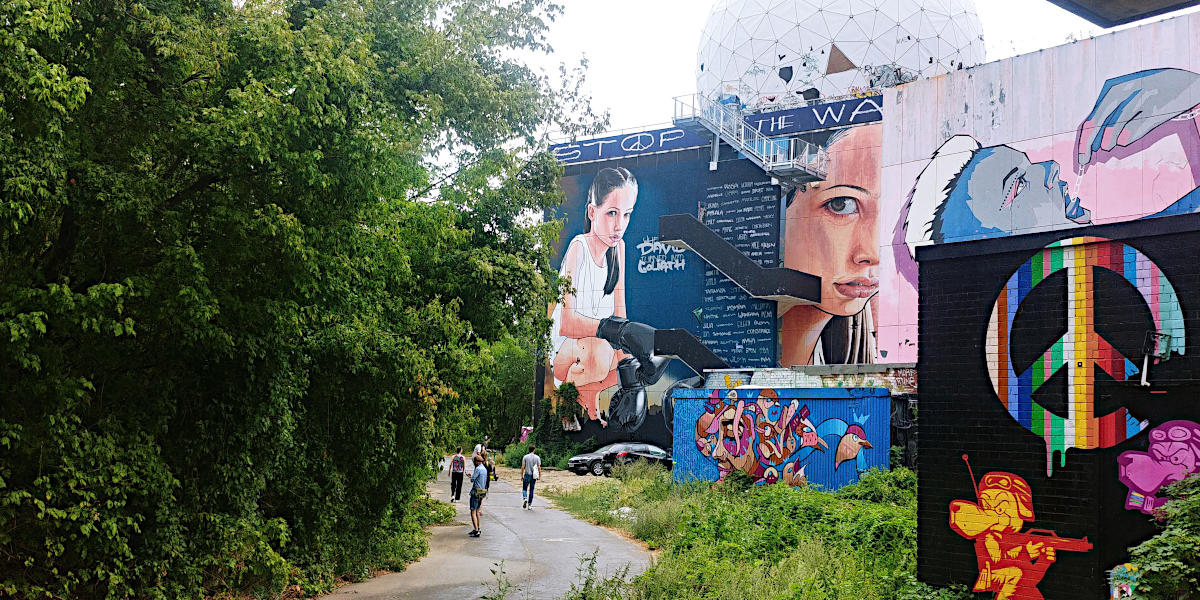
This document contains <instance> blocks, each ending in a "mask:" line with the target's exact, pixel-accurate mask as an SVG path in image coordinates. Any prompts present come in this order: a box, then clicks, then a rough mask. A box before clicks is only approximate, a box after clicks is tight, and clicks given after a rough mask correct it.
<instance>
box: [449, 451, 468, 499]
mask: <svg viewBox="0 0 1200 600" xmlns="http://www.w3.org/2000/svg"><path fill="white" fill-rule="evenodd" d="M466 464H467V459H466V458H465V457H463V453H462V446H459V447H458V450H457V451H456V452H455V453H454V457H453V458H451V459H450V501H451V502H458V501H459V499H461V497H462V484H463V472H464V471H465V470H466Z"/></svg>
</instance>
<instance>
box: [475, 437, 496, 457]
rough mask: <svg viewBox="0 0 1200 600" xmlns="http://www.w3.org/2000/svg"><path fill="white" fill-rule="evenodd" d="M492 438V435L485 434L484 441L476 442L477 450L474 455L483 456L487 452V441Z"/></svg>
mask: <svg viewBox="0 0 1200 600" xmlns="http://www.w3.org/2000/svg"><path fill="white" fill-rule="evenodd" d="M491 439H492V437H491V436H484V438H483V441H482V442H480V443H478V444H475V452H473V453H472V454H473V455H474V456H483V453H484V452H487V443H488V441H489V440H491Z"/></svg>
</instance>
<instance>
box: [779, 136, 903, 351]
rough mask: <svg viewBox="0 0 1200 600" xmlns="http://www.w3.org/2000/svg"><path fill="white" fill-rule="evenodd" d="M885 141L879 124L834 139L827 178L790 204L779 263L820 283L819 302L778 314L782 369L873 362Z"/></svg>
mask: <svg viewBox="0 0 1200 600" xmlns="http://www.w3.org/2000/svg"><path fill="white" fill-rule="evenodd" d="M882 136H883V128H882V126H881V125H880V124H871V125H863V126H859V127H853V128H849V129H845V130H842V131H840V132H838V133H836V134H834V136H833V137H832V138H830V141H829V143H828V144H827V146H826V149H827V152H828V153H829V156H830V161H829V169H828V173H827V176H826V178H825V180H824V181H821V182H818V183H815V184H809V185H807V186H804V187H802V188H800V189H798V190H796V192H795V193H794V194H793V195H792V197H791V198H790V199H789V200H788V204H787V210H786V211H785V214H784V218H785V219H786V221H785V228H786V229H785V233H784V265H785V266H787V267H788V268H790V269H796V270H798V271H802V272H805V273H811V274H813V275H818V276H820V277H821V303H820V304H814V305H799V306H793V307H791V308H788V309H786V310H784V312H783V313H782V316H781V317H780V323H781V326H780V329H781V333H780V344H781V353H780V364H781V365H782V366H784V367H788V366H792V365H827V364H850V363H873V362H875V354H876V342H875V329H874V317H873V315H872V310H873V308H872V302H871V299H872V298H874V297H875V295H876V294H877V293H878V291H879V204H880V203H879V194H880V151H881V146H882ZM781 310H783V309H782V308H781Z"/></svg>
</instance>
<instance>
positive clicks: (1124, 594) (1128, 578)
mask: <svg viewBox="0 0 1200 600" xmlns="http://www.w3.org/2000/svg"><path fill="white" fill-rule="evenodd" d="M1141 577H1142V574H1141V573H1139V572H1138V568H1137V565H1133V564H1130V563H1125V564H1123V565H1117V566H1116V568H1114V569H1113V570H1112V571H1109V573H1108V594H1109V598H1111V599H1112V600H1120V599H1121V598H1132V597H1133V592H1135V591H1137V583H1138V579H1141Z"/></svg>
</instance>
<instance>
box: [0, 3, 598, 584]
mask: <svg viewBox="0 0 1200 600" xmlns="http://www.w3.org/2000/svg"><path fill="white" fill-rule="evenodd" d="M558 11H559V7H558V6H556V5H555V4H553V3H552V2H549V1H547V0H520V1H517V2H508V1H502V0H478V1H473V2H460V1H457V0H397V1H388V2H383V1H376V0H247V1H246V2H245V3H241V2H236V3H231V2H229V0H191V1H188V2H162V1H159V0H105V1H103V2H100V1H94V0H79V1H69V0H12V1H8V2H4V3H0V21H3V22H4V23H5V27H4V28H3V29H0V48H3V52H0V190H2V192H0V595H3V596H6V597H14V598H35V597H36V598H67V597H70V598H120V597H130V596H134V597H139V598H199V597H213V596H229V595H238V594H246V593H253V594H259V595H270V594H274V593H278V592H279V591H281V590H282V589H283V586H284V585H285V584H286V583H287V582H288V581H289V580H290V581H294V582H297V583H298V584H300V585H301V586H302V587H303V588H304V589H306V590H308V591H315V590H318V589H322V588H323V587H325V586H327V585H328V584H329V583H330V582H331V581H332V580H333V578H334V577H335V576H339V575H343V574H350V575H352V576H355V575H361V574H364V573H366V572H367V570H368V568H370V567H371V566H380V565H382V566H387V565H392V566H399V565H402V564H403V562H404V561H406V560H411V559H412V558H413V557H415V556H416V555H417V553H418V552H419V551H420V549H421V548H422V547H423V546H422V544H423V542H418V541H417V540H418V539H419V538H420V536H421V534H420V532H419V529H420V524H421V523H422V522H424V519H425V517H424V516H423V515H426V514H429V513H431V512H436V511H435V509H433V508H432V507H430V506H427V505H423V504H422V503H421V501H420V493H421V490H422V488H423V484H424V481H425V480H426V478H427V477H428V476H429V474H430V466H429V465H431V464H432V462H433V458H434V456H435V455H436V453H437V450H438V449H440V448H442V447H445V446H446V445H448V444H449V442H450V440H456V439H462V438H463V437H466V436H467V435H471V434H473V433H476V431H475V430H477V429H478V427H479V425H477V424H476V416H477V410H478V407H479V406H480V403H481V402H485V401H490V399H492V398H494V397H496V395H498V394H501V393H507V391H506V389H507V388H506V387H505V386H508V385H509V383H505V382H504V381H501V382H499V383H497V382H495V381H493V380H492V371H493V369H494V367H495V365H496V364H497V361H499V362H501V363H502V364H509V363H515V362H520V361H518V360H515V359H514V360H511V361H510V360H508V359H507V358H505V357H507V356H510V355H517V354H520V352H526V353H529V354H533V353H534V351H533V350H532V349H526V348H521V349H519V350H520V351H518V349H517V348H516V346H519V345H514V342H513V341H512V340H525V339H528V340H541V339H543V337H544V335H545V331H546V329H547V327H546V318H545V306H546V305H547V303H548V302H549V301H551V300H553V298H554V296H555V294H556V292H557V290H556V289H555V285H556V284H555V283H553V282H554V273H553V271H552V270H551V269H550V268H549V256H548V248H549V243H548V242H549V240H550V236H551V235H552V232H553V230H554V229H555V228H554V226H553V224H545V225H543V224H535V223H531V222H529V221H528V219H526V218H524V217H523V215H526V214H530V213H532V212H538V211H541V210H543V209H544V208H546V207H548V206H551V205H553V204H555V203H556V202H557V201H558V199H559V195H560V193H559V191H558V190H557V187H556V185H555V179H556V177H557V176H558V174H559V170H558V169H559V167H558V165H557V164H556V163H555V162H554V161H553V160H551V159H550V158H549V157H548V156H547V155H545V154H544V153H543V154H534V153H531V152H530V151H529V150H528V148H529V146H528V145H527V144H528V143H530V142H535V141H536V140H537V137H538V135H539V132H541V131H543V130H545V129H546V128H549V127H551V126H555V127H557V128H559V129H564V128H567V127H566V126H570V125H572V124H574V126H575V127H576V129H578V128H581V127H582V128H586V126H587V124H586V123H585V122H583V121H581V120H580V119H581V118H582V117H581V115H582V116H583V117H586V116H587V115H589V114H590V111H576V112H575V113H574V114H571V115H564V114H563V113H562V112H560V110H559V108H558V104H557V99H556V98H555V90H552V89H550V87H549V84H548V82H547V80H545V79H544V78H543V77H541V76H539V75H537V74H535V73H533V72H531V71H530V70H529V69H527V68H526V67H525V66H523V65H522V64H520V63H519V62H518V61H516V60H514V59H512V58H511V57H512V56H515V55H516V52H515V51H524V50H540V49H545V42H544V37H543V33H544V31H545V26H546V23H547V22H548V21H549V20H551V19H553V17H554V16H555V15H556V14H557V13H558ZM568 100H569V101H570V102H579V101H580V99H579V98H569V99H568ZM439 152H440V153H443V155H445V154H447V153H448V154H449V155H451V156H454V157H455V158H456V160H453V161H450V162H449V164H447V163H446V162H445V161H435V160H433V157H434V156H437V155H438V153H439ZM535 344H536V342H531V345H535ZM498 357H499V358H498ZM521 360H525V359H524V358H522V359H521ZM510 379H511V378H510ZM526 397H527V396H526ZM513 422H516V417H514V416H512V415H509V414H507V413H503V414H500V415H498V416H497V420H496V421H495V422H493V423H490V424H488V425H487V426H488V427H493V428H495V430H497V431H499V430H501V429H509V428H511V426H512V423H513Z"/></svg>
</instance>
